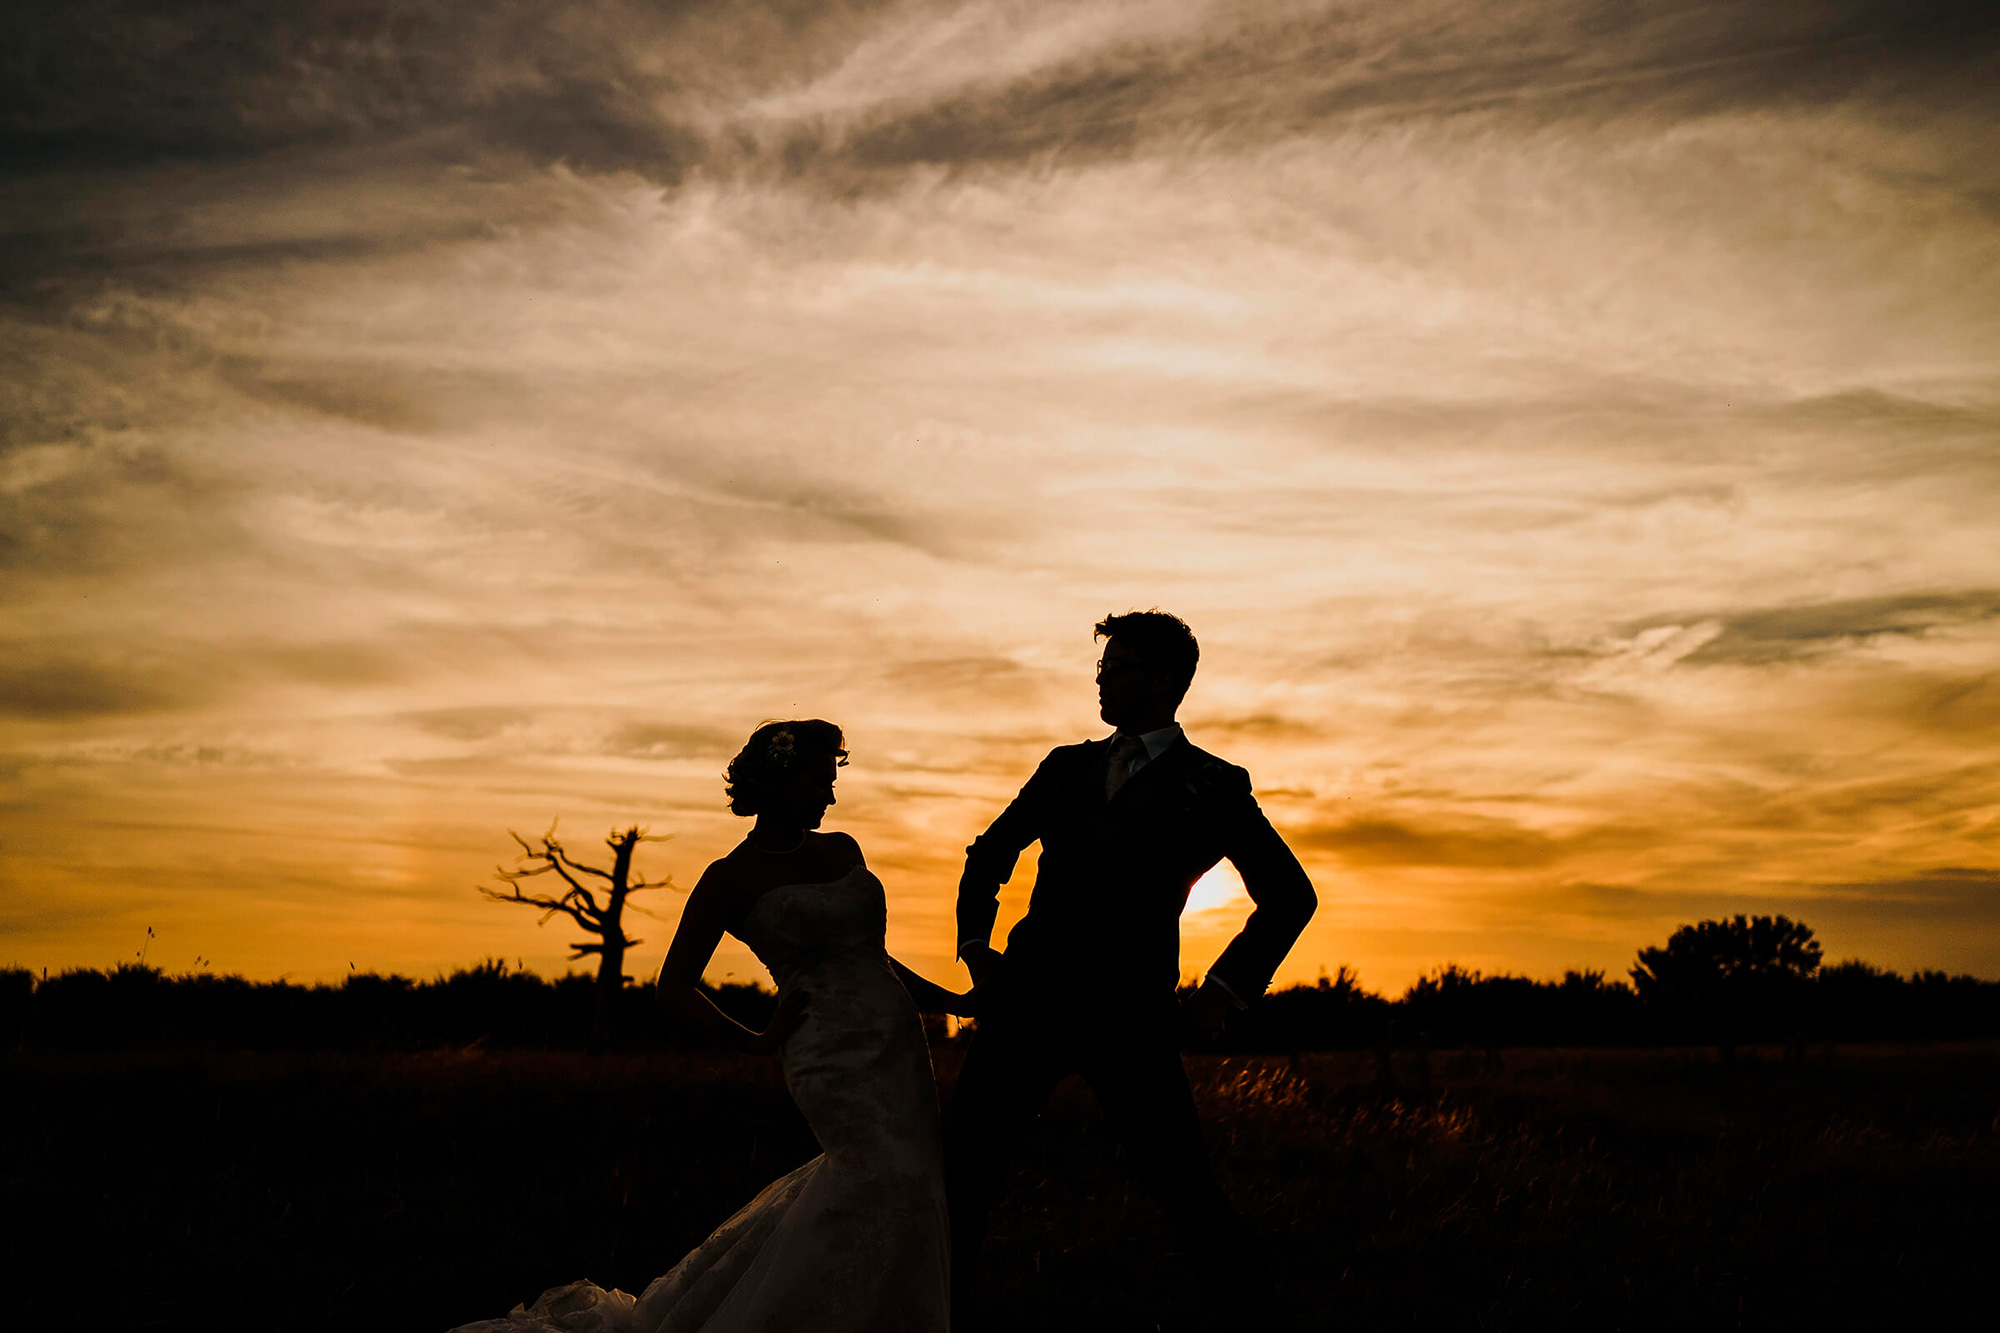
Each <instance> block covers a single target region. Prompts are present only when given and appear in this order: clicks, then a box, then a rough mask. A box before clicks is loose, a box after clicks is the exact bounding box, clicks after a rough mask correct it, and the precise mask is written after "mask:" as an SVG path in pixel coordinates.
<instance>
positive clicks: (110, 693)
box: [0, 644, 223, 722]
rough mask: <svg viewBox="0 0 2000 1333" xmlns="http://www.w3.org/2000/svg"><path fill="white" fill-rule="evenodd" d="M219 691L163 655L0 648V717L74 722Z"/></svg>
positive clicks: (107, 648)
mask: <svg viewBox="0 0 2000 1333" xmlns="http://www.w3.org/2000/svg"><path fill="white" fill-rule="evenodd" d="M222 687H223V683H222V682H221V681H219V680H217V679H215V678H213V677H212V676H207V675H205V674H204V673H200V672H196V671H193V670H191V669H190V668H189V665H188V664H187V663H185V662H183V661H181V660H179V659H178V658H176V657H175V656H173V655H171V654H167V653H163V652H157V651H153V652H149V651H146V650H144V649H137V648H134V649H120V648H119V647H117V646H116V645H103V646H92V647H85V646H81V645H77V646H73V647H71V648H67V649H65V648H63V647H60V646H56V645H22V644H7V645H0V716H7V717H15V718H22V719H27V720H32V721H41V722H73V721H78V720H81V719H85V718H92V717H106V716H115V715H118V714H123V713H146V712H153V711H156V710H159V709H163V708H172V707H177V706H181V705H185V704H188V703H192V702H196V701H198V700H200V699H203V698H209V697H213V696H214V695H215V694H217V693H218V692H219V691H220V690H221V688H222Z"/></svg>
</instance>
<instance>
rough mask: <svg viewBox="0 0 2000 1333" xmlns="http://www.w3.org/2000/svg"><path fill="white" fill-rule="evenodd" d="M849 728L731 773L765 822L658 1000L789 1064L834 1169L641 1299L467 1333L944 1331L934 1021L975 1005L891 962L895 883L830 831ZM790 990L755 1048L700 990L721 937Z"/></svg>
mask: <svg viewBox="0 0 2000 1333" xmlns="http://www.w3.org/2000/svg"><path fill="white" fill-rule="evenodd" d="M846 756H847V751H846V749H845V748H844V742H843V738H842V736H841V731H840V728H839V727H836V726H834V725H833V724H832V723H830V722H822V721H819V720H816V719H815V720H808V721H794V722H768V723H766V724H764V725H763V726H761V727H759V728H757V730H756V731H755V732H753V733H752V734H751V736H750V740H749V743H748V744H746V745H745V746H744V747H743V750H742V752H741V753H739V754H738V755H737V756H736V758H735V759H734V760H732V761H731V762H730V765H729V770H728V787H727V791H728V795H729V808H730V809H731V810H732V811H733V812H734V813H736V814H738V815H754V816H755V817H756V820H757V822H756V824H755V826H754V827H753V828H752V829H751V830H750V833H749V835H748V836H747V837H745V838H744V840H743V841H742V842H741V843H739V844H738V845H737V846H736V848H735V849H734V850H733V851H731V852H730V853H729V854H728V855H727V856H725V857H723V858H722V859H721V860H719V861H716V862H714V863H713V864H712V865H710V866H709V867H708V869H707V870H705V871H704V872H702V876H701V879H700V881H699V882H697V883H696V885H695V887H694V889H693V891H692V892H690V893H689V895H688V901H687V907H686V909H685V910H684V912H683V913H682V915H681V921H680V926H679V928H678V929H677V930H676V932H675V935H674V942H673V944H672V946H671V947H670V948H669V949H668V951H667V959H666V963H665V965H664V966H663V967H662V968H661V969H660V982H659V996H660V1000H661V1003H662V1004H663V1005H664V1006H665V1007H666V1008H667V1009H668V1010H670V1011H671V1012H672V1013H673V1014H674V1015H675V1016H676V1017H678V1018H679V1019H680V1020H681V1021H683V1022H685V1023H686V1024H688V1025H689V1026H690V1027H692V1028H694V1029H696V1030H697V1031H700V1032H702V1033H704V1034H706V1035H708V1036H709V1037H711V1038H716V1039H720V1040H722V1041H725V1042H727V1043H729V1044H731V1045H734V1046H735V1047H737V1048H738V1049H740V1050H744V1051H749V1052H756V1053H763V1054H778V1055H780V1056H781V1057H782V1059H783V1061H784V1071H785V1086H786V1087H787V1088H788V1089H789V1090H790V1092H791V1094H792V1099H793V1100H794V1101H795V1102H797V1103H798V1107H799V1110H800V1111H802V1112H803V1113H804V1114H805V1117H806V1122H807V1124H808V1125H810V1126H811V1128H812V1131H813V1134H814V1136H815V1137H816V1138H817V1139H818V1140H819V1144H820V1147H821V1149H822V1150H823V1151H822V1152H821V1154H820V1156H818V1157H815V1158H813V1160H811V1161H810V1162H807V1163H806V1164H805V1165H804V1166H802V1167H800V1168H799V1169H798V1170H796V1171H794V1172H792V1173H791V1174H790V1175H788V1176H785V1177H783V1178H782V1179H779V1180H776V1181H773V1182H772V1183H771V1184H770V1185H769V1186H768V1187H766V1188H765V1190H764V1191H763V1193H761V1194H759V1195H758V1196H757V1197H756V1198H755V1199H752V1200H751V1201H750V1202H749V1203H748V1204H747V1205H745V1206H744V1207H743V1209H742V1210H741V1211H739V1212H738V1213H737V1214H736V1215H735V1216H734V1217H732V1218H730V1219H729V1220H728V1221H726V1222H724V1223H723V1224H722V1225H721V1226H720V1227H718V1228H717V1229H716V1231H715V1233H714V1234H713V1235H711V1236H710V1237H709V1238H708V1239H707V1240H706V1241H704V1242H703V1243H702V1244H701V1245H700V1246H699V1247H697V1248H696V1249H695V1251H694V1252H693V1253H691V1254H689V1255H688V1256H687V1257H686V1258H684V1259H682V1260H681V1261H680V1262H679V1263H678V1264H676V1265H675V1266H674V1267H673V1269H672V1270H671V1271H669V1272H667V1273H666V1274H664V1275H663V1276H661V1277H659V1278H657V1279H655V1280H654V1281H653V1282H652V1284H651V1285H649V1286H648V1287H647V1288H646V1289H645V1291H644V1292H642V1293H641V1294H639V1295H638V1296H636V1297H635V1296H631V1295H628V1294H627V1293H625V1292H622V1291H618V1290H615V1289H614V1290H606V1289H605V1288H603V1287H599V1286H597V1285H595V1284H594V1283H590V1282H573V1283H570V1284H569V1285H567V1286H562V1287H555V1288H551V1289H550V1290H548V1291H545V1292H543V1293H542V1294H541V1296H540V1297H539V1298H538V1299H537V1300H536V1301H535V1302H534V1303H533V1304H532V1305H528V1306H516V1307H515V1308H514V1310H513V1311H512V1312H511V1313H510V1314H508V1315H507V1316H506V1317H505V1318H503V1319H489V1320H484V1321H481V1322H478V1323H472V1324H464V1325H461V1326H459V1328H457V1329H455V1330H453V1333H503V1331H504V1333H539V1331H541V1330H551V1329H561V1330H565V1331H566V1333H693V1330H697V1329H698V1330H701V1333H753V1331H754V1333H767V1331H768V1333H788V1331H790V1330H805V1329H811V1330H815V1333H840V1331H843V1330H856V1331H857V1333H858V1331H859V1330H864V1329H865V1330H897V1331H898V1333H933V1331H935V1333H942V1331H943V1330H944V1329H945V1328H946V1327H947V1325H948V1321H949V1313H948V1312H949V1309H950V1259H949V1246H948V1241H947V1229H946V1216H945V1194H944V1179H943V1167H942V1134H941V1130H940V1125H939V1116H938V1106H937V1091H936V1086H935V1084H934V1083H933V1081H932V1076H931V1062H930V1048H929V1046H928V1044H927V1043H926V1041H925V1038H924V1032H923V1027H922V1024H921V1022H920V1020H919V1019H918V1017H917V1014H918V1010H919V1008H922V1009H925V1010H931V1011H938V1012H945V1013H967V1012H969V1008H970V1006H969V1004H968V1000H969V997H968V996H962V995H958V994H956V993H954V992H951V991H948V990H945V989H944V988H943V987H941V986H937V985H934V984H932V983H931V982H929V981H926V980H924V979H923V978H922V977H919V976H917V975H916V974H915V973H913V972H911V971H910V970H909V969H908V968H906V967H904V966H903V965H902V964H900V963H898V962H897V961H896V960H895V959H893V958H891V957H889V955H888V953H887V952H886V951H885V950H884V947H883V932H884V928H885V926H886V923H887V904H886V902H885V900H884V898H883V892H882V884H881V881H880V880H878V879H876V878H875V876H874V875H873V874H871V873H870V872H869V870H868V867H867V865H866V864H865V862H864V861H863V859H862V855H861V848H860V846H859V844H857V843H856V842H855V841H854V839H853V838H851V837H849V836H848V835H847V834H845V833H820V832H817V831H816V830H817V829H818V827H819V824H820V821H821V818H822V817H823V816H824V815H825V813H826V809H827V807H828V806H830V805H832V804H833V803H834V796H833V783H834V778H835V776H836V774H837V771H838V769H839V768H840V767H841V766H842V765H844V764H845V763H846V762H847V758H846ZM725 931H727V932H728V933H729V934H732V935H734V936H736V937H737V938H738V939H740V940H742V941H743V942H744V943H745V944H747V945H749V946H750V948H751V949H752V950H753V951H754V952H755V953H756V955H757V957H758V958H759V959H760V960H761V961H762V962H763V963H764V965H765V966H766V967H767V968H769V969H770V971H771V975H772V977H773V978H775V979H776V981H777V983H778V1005H777V1010H776V1013H775V1015H774V1016H773V1018H772V1020H771V1024H770V1026H769V1027H768V1028H766V1029H765V1030H764V1031H762V1032H752V1031H750V1030H749V1029H748V1028H745V1027H743V1026H742V1025H740V1024H738V1023H736V1022H735V1021H734V1020H732V1019H730V1018H729V1017H727V1016H726V1015H724V1014H723V1013H722V1012H721V1011H720V1010H719V1009H717V1008H716V1007H715V1006H714V1005H713V1004H711V1003H710V1002H709V1000H708V999H707V997H705V996H704V995H702V993H701V992H700V990H699V989H697V983H699V981H700V980H701V974H702V970H703V969H704V968H705V967H707V965H708V962H709V959H710V958H711V957H712V956H713V955H714V953H715V948H716V945H717V944H718V943H719V942H720V941H721V938H722V935H723V933H724V932H725Z"/></svg>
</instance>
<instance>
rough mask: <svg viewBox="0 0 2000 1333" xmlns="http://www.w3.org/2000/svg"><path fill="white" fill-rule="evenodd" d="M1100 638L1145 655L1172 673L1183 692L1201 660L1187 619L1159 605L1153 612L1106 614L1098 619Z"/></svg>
mask: <svg viewBox="0 0 2000 1333" xmlns="http://www.w3.org/2000/svg"><path fill="white" fill-rule="evenodd" d="M1096 637H1097V638H1100V639H1116V640H1118V642H1120V643H1122V644H1124V645H1125V646H1126V647H1128V648H1130V649H1132V650H1133V651H1134V652H1136V653H1138V654H1139V656H1141V657H1143V658H1145V659H1146V663H1147V665H1149V666H1152V667H1155V668H1157V669H1159V670H1161V671H1169V672H1172V673H1173V674H1174V675H1175V676H1176V677H1178V678H1179V680H1180V683H1181V693H1182V694H1186V693H1187V687H1188V686H1189V684H1191V683H1192V682H1193V680H1194V668H1195V664H1196V663H1197V662H1199V661H1200V660H1201V645H1200V644H1198V643H1196V642H1195V641H1194V631H1193V630H1191V629H1189V628H1188V627H1187V622H1186V621H1185V620H1182V619H1181V618H1180V617H1179V616H1176V615H1171V614H1169V613H1168V612H1165V611H1162V610H1161V609H1160V608H1159V607H1157V606H1156V607H1154V608H1153V609H1152V610H1150V611H1127V612H1126V613H1125V614H1124V615H1122V616H1106V617H1104V619H1102V620H1100V621H1098V622H1097V635H1096Z"/></svg>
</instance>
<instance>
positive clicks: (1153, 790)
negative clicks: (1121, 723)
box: [1103, 736, 1194, 837]
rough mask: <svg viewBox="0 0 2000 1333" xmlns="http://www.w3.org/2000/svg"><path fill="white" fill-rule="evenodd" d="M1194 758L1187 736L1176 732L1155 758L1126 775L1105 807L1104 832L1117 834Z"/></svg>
mask: <svg viewBox="0 0 2000 1333" xmlns="http://www.w3.org/2000/svg"><path fill="white" fill-rule="evenodd" d="M1107 748H1108V747H1107ZM1193 759H1194V746H1193V745H1191V744H1189V743H1188V739H1187V737H1185V736H1178V737H1176V738H1175V739H1174V743H1173V744H1172V745H1169V746H1168V747H1167V748H1166V749H1164V750H1162V751H1160V754H1159V757H1158V758H1157V759H1152V760H1149V761H1147V763H1146V765H1145V766H1144V767H1143V768H1141V769H1140V770H1139V771H1138V772H1137V773H1134V774H1133V775H1132V776H1131V777H1129V778H1127V779H1126V780H1125V785H1124V786H1122V787H1120V788H1119V789H1118V794H1117V795H1115V796H1113V797H1112V798H1111V800H1110V802H1109V803H1108V804H1107V805H1106V807H1105V817H1104V824H1103V830H1104V834H1105V836H1107V837H1110V836H1114V835H1116V834H1117V833H1119V832H1121V831H1122V830H1123V829H1125V828H1126V827H1127V826H1128V825H1130V824H1131V823H1132V822H1133V821H1134V820H1135V819H1137V818H1139V817H1140V816H1141V815H1142V814H1143V813H1144V812H1145V810H1146V807H1147V806H1149V805H1151V804H1152V803H1153V797H1154V796H1155V795H1156V794H1157V793H1158V792H1159V791H1160V789H1161V788H1163V787H1165V786H1166V785H1167V784H1168V783H1170V782H1172V781H1173V780H1174V778H1175V777H1176V776H1178V775H1179V774H1181V773H1182V772H1184V771H1186V769H1187V766H1188V764H1189V763H1190V762H1192V760H1193Z"/></svg>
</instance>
